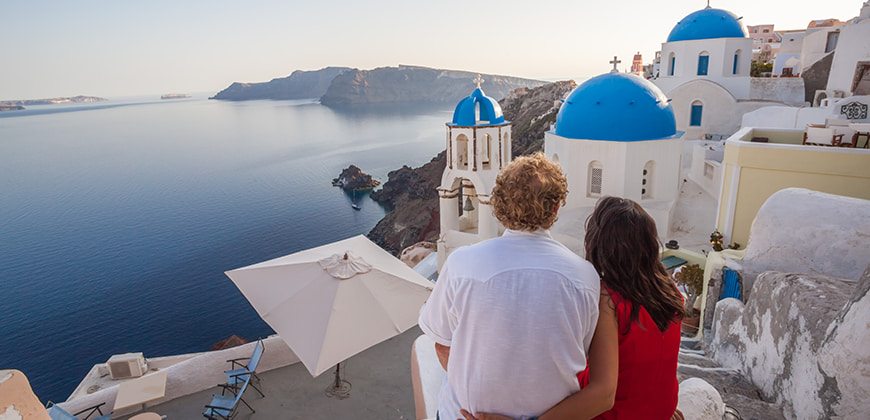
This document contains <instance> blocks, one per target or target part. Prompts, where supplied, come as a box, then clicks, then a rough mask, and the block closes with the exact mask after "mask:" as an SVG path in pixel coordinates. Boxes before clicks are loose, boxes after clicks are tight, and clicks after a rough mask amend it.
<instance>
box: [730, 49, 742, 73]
mask: <svg viewBox="0 0 870 420" xmlns="http://www.w3.org/2000/svg"><path fill="white" fill-rule="evenodd" d="M739 58H740V54H734V68H733V69H731V74H737V60H738V59H739Z"/></svg>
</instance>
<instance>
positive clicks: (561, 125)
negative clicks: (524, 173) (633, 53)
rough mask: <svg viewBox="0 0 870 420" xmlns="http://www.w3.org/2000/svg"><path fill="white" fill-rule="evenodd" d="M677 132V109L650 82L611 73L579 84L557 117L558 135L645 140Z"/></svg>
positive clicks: (590, 138)
mask: <svg viewBox="0 0 870 420" xmlns="http://www.w3.org/2000/svg"><path fill="white" fill-rule="evenodd" d="M676 134H677V123H676V120H675V119H674V110H673V108H671V105H670V104H669V103H668V98H667V97H665V94H664V93H662V91H661V90H660V89H659V88H658V87H656V85H654V84H652V83H651V82H650V81H648V80H646V79H644V78H642V77H639V76H635V75H633V74H630V73H616V72H611V73H608V74H602V75H600V76H596V77H593V78H591V79H589V80H587V81H586V82H584V83H583V84H582V85H580V86H577V88H575V89H574V91H573V92H571V94H570V95H568V99H566V100H565V103H564V104H562V108H561V109H560V110H559V115H558V116H556V135H558V136H561V137H565V138H569V139H588V140H611V141H642V140H656V139H664V138H672V137H674V136H675V135H676Z"/></svg>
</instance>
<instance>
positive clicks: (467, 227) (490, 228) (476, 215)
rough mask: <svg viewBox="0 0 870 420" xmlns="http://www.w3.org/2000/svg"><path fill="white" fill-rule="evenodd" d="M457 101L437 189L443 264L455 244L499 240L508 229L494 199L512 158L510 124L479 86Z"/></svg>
mask: <svg viewBox="0 0 870 420" xmlns="http://www.w3.org/2000/svg"><path fill="white" fill-rule="evenodd" d="M477 82H478V85H477V89H475V90H474V92H473V93H472V94H471V96H468V97H466V98H465V99H463V100H462V101H460V102H459V104H458V105H456V109H455V110H454V112H453V120H452V121H451V122H449V123H447V166H446V167H445V168H444V174H443V175H442V177H441V186H440V187H439V188H438V196H439V197H440V206H439V210H440V214H441V219H440V221H441V236H440V238H439V239H438V267H441V265H443V264H444V261H446V260H447V256H448V255H449V254H450V253H451V252H452V251H453V250H454V249H456V248H458V247H461V246H464V245H470V244H473V243H476V242H480V241H483V240H486V239H490V238H495V237H496V236H498V235H500V234H501V232H502V231H503V228H502V227H501V225H500V224H499V223H498V221H497V220H496V218H495V216H493V214H492V207H491V206H490V203H489V197H490V193H491V191H492V187H493V186H494V185H495V178H496V176H498V173H499V171H500V170H501V168H503V167H504V166H505V165H507V164H508V162H510V160H511V123H510V121H505V119H504V115H502V110H501V106H499V104H498V102H497V101H496V100H495V99H493V98H490V97H488V96H486V95H485V94H484V93H483V90H481V88H480V83H482V80H481V79H479V78H478V80H477Z"/></svg>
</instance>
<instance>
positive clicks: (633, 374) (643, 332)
mask: <svg viewBox="0 0 870 420" xmlns="http://www.w3.org/2000/svg"><path fill="white" fill-rule="evenodd" d="M603 286H604V285H603V283H602V287H603ZM608 291H609V292H610V296H611V298H612V299H613V303H614V304H616V320H617V322H618V325H619V376H618V379H617V383H616V401H615V402H614V403H613V408H612V409H610V410H609V411H606V412H604V413H602V414H601V415H599V416H598V417H596V419H621V420H622V419H652V420H655V419H665V420H667V419H670V418H671V416H672V415H673V414H674V410H676V408H677V393H678V392H679V388H680V385H679V383H678V382H677V358H678V356H679V352H680V323H679V322H676V323H671V324H670V327H669V328H668V329H667V330H666V331H665V332H664V333H662V332H661V331H659V329H658V327H657V326H656V324H655V322H653V320H652V318H650V316H649V314H648V313H647V312H646V309H644V308H643V307H641V308H640V313H639V315H638V322H639V323H640V325H638V323H634V324H633V325H632V326H631V329H630V330H629V332H628V334H625V332H626V330H628V322H629V319H630V317H631V302H628V301H626V300H623V299H622V295H620V294H619V293H618V292H615V291H612V290H609V289H608ZM582 374H583V373H582V372H581V375H582ZM586 374H587V375H588V372H587V373H586ZM581 375H578V379H580V383H581V384H583V381H584V379H585V380H586V381H587V383H588V378H582V377H581Z"/></svg>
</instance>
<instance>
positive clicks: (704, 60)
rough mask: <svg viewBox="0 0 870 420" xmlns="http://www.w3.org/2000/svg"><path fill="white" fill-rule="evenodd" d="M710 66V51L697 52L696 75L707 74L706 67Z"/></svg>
mask: <svg viewBox="0 0 870 420" xmlns="http://www.w3.org/2000/svg"><path fill="white" fill-rule="evenodd" d="M709 66H710V53H708V52H707V51H704V52H702V53H701V54H698V76H706V75H707V67H709Z"/></svg>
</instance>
